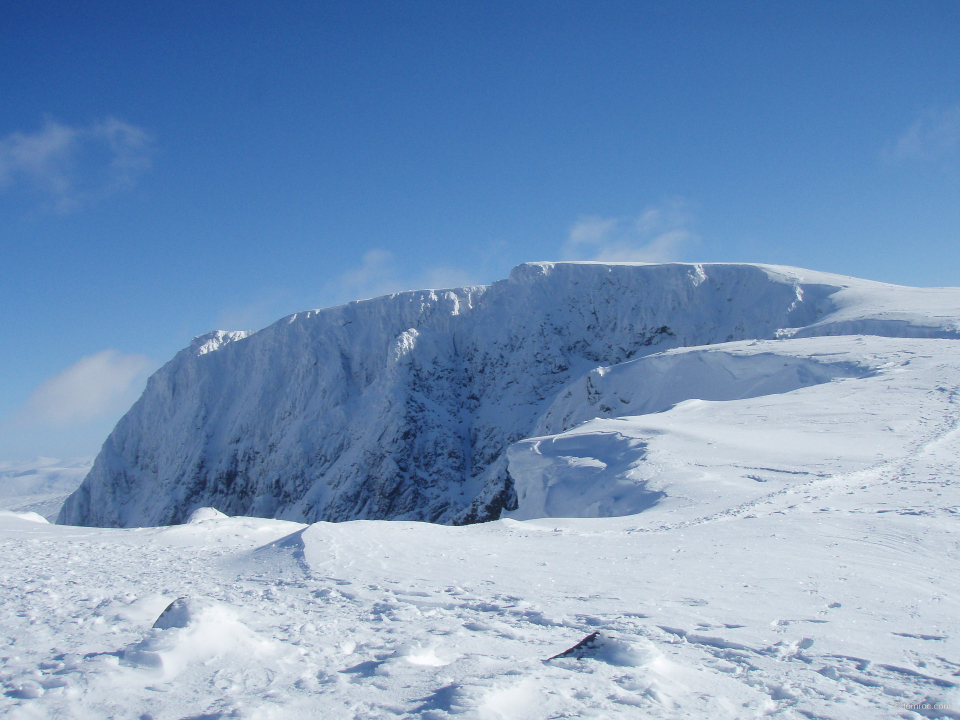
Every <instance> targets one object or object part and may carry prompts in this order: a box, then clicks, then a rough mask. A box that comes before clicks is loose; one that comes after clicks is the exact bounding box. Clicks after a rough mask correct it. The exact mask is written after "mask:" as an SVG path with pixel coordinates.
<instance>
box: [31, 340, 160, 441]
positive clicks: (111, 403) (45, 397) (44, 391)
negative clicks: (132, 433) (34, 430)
mask: <svg viewBox="0 0 960 720" xmlns="http://www.w3.org/2000/svg"><path fill="white" fill-rule="evenodd" d="M149 366H150V361H149V359H147V358H146V357H144V356H143V355H121V354H120V353H118V352H117V351H116V350H102V351H101V352H98V353H96V354H95V355H90V356H88V357H85V358H81V359H80V360H79V361H78V362H76V363H75V364H73V365H71V366H70V367H68V368H67V369H66V370H63V371H62V372H59V373H57V374H56V375H54V376H53V377H51V378H49V379H47V380H45V381H44V382H43V383H42V384H41V385H40V386H39V387H38V388H37V389H36V390H34V391H33V394H32V395H31V396H30V397H29V398H28V399H27V402H26V404H25V405H24V408H23V411H22V412H21V419H23V420H26V421H28V422H34V423H41V424H45V425H52V426H56V427H65V426H68V425H78V424H82V423H85V422H88V421H90V420H94V419H96V418H98V417H101V416H103V415H106V414H109V413H115V412H117V411H118V410H121V411H122V410H123V409H125V407H126V406H129V405H130V404H131V403H132V402H133V400H134V399H135V398H134V395H135V393H136V390H137V389H138V388H137V387H136V386H135V384H134V383H135V381H137V380H140V379H142V377H143V374H144V372H145V371H146V370H147V369H148V368H149Z"/></svg>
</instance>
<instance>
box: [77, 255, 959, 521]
mask: <svg viewBox="0 0 960 720" xmlns="http://www.w3.org/2000/svg"><path fill="white" fill-rule="evenodd" d="M858 334H869V335H879V336H886V337H899V338H951V339H956V338H960V290H957V289H916V288H903V287H897V286H891V285H885V284H881V283H874V282H868V281H863V280H857V279H853V278H847V277H841V276H836V275H829V274H824V273H816V272H809V271H806V270H799V269H794V268H785V267H774V266H761V265H730V264H713V265H685V264H667V265H646V264H600V263H530V264H525V265H521V266H519V267H517V268H515V269H514V271H513V272H512V273H511V275H510V278H509V279H507V280H504V281H500V282H496V283H493V284H492V285H490V286H488V287H468V288H459V289H454V290H444V291H418V292H406V293H399V294H396V295H391V296H387V297H382V298H377V299H373V300H366V301H362V302H355V303H350V304H348V305H344V306H340V307H335V308H330V309H326V310H318V311H310V312H304V313H298V314H296V315H292V316H290V317H288V318H284V319H283V320H280V321H279V322H277V323H275V324H274V325H271V326H270V327H268V328H265V329H263V330H260V331H259V332H256V333H226V332H219V331H218V332H215V333H210V334H208V335H205V336H201V337H199V338H197V339H196V340H194V342H193V343H192V344H191V345H190V347H188V348H187V349H185V350H183V351H181V352H180V353H179V354H178V355H177V356H176V357H174V358H173V360H171V361H170V362H169V363H167V364H166V365H165V366H164V367H163V368H161V369H160V370H159V371H158V372H157V373H156V374H155V375H154V376H153V377H152V378H151V379H150V381H149V382H148V385H147V388H146V390H145V392H144V394H143V396H142V397H141V398H140V399H139V400H138V401H137V403H136V404H135V405H134V406H133V408H132V409H131V410H130V411H129V412H128V413H127V414H126V415H125V416H124V417H123V419H121V421H120V422H119V423H118V425H117V427H116V428H115V429H114V431H113V433H112V434H111V435H110V437H109V438H108V439H107V441H106V442H105V444H104V446H103V448H102V450H101V452H100V454H99V455H98V457H97V458H96V461H95V462H94V465H93V468H92V470H91V471H90V473H89V475H88V476H87V477H86V479H85V480H84V482H83V484H82V485H81V486H80V488H79V489H78V490H77V492H76V493H74V494H73V495H72V496H71V497H70V498H69V499H68V500H67V502H66V503H65V504H64V507H63V510H62V511H61V513H60V516H59V520H58V521H59V522H60V523H66V524H75V525H99V526H120V527H130V526H141V525H158V524H172V523H179V522H182V521H184V520H185V519H186V518H187V517H189V515H190V513H191V512H192V511H193V510H194V509H196V508H198V507H202V506H211V507H215V508H217V509H219V510H221V511H223V512H225V513H227V514H228V515H255V516H261V517H275V518H281V519H287V520H296V521H306V522H313V521H317V520H335V521H342V520H352V519H405V520H426V521H431V522H438V523H445V524H462V523H469V522H475V521H482V520H490V519H496V518H498V517H500V516H501V514H502V513H503V512H504V511H506V513H508V514H511V515H513V516H516V517H537V516H544V515H550V514H567V515H570V514H573V515H581V516H584V515H586V516H589V515H622V514H628V513H630V512H637V511H638V510H639V509H643V507H647V506H648V505H649V504H651V503H654V502H661V501H662V498H663V497H664V493H665V492H666V490H665V487H666V486H664V485H662V483H661V486H658V487H654V486H653V485H650V484H649V483H650V481H651V480H652V479H653V476H652V475H651V474H650V473H649V472H648V473H647V474H644V473H643V472H640V473H639V475H638V474H637V472H635V465H636V464H637V462H638V458H639V457H640V455H638V454H637V452H633V454H629V457H627V456H623V453H621V452H620V451H619V450H616V451H614V450H613V449H611V452H612V453H613V455H615V456H616V457H621V456H622V458H623V459H622V462H623V463H624V464H622V466H621V465H617V462H613V463H612V464H611V463H610V462H607V461H605V460H601V459H598V458H597V457H595V456H596V455H597V453H596V452H594V451H593V450H591V452H590V453H587V455H589V457H590V458H592V460H591V461H589V462H586V464H584V463H579V464H578V463H577V462H575V461H574V462H568V461H567V460H565V459H564V458H568V459H569V458H572V457H575V456H577V453H576V452H574V451H570V452H564V453H560V454H558V455H557V457H559V458H560V460H558V462H561V464H564V463H565V467H568V469H569V467H572V466H576V467H578V468H580V469H579V470H577V471H576V472H577V473H581V475H578V477H580V478H581V479H582V478H583V477H586V476H584V475H582V472H584V468H586V470H587V471H589V472H590V473H593V472H597V471H598V468H600V465H603V466H604V468H610V469H608V470H607V471H605V472H606V475H604V477H605V478H606V479H605V480H604V481H603V482H601V483H599V484H595V487H594V489H593V490H592V491H591V493H592V494H590V501H589V502H585V500H584V499H583V498H578V497H577V496H576V493H578V492H581V490H582V488H583V483H582V482H581V481H580V480H578V481H577V483H575V484H574V485H575V487H576V488H579V489H577V490H576V491H575V492H574V495H573V496H570V495H566V496H563V495H562V494H558V493H553V499H552V500H550V499H549V498H548V497H547V495H550V493H549V492H548V489H549V488H554V487H564V483H563V482H560V484H559V485H557V483H558V482H559V481H558V478H560V477H561V476H562V477H568V478H569V472H568V470H563V471H562V472H561V471H558V470H557V466H556V463H555V462H553V461H551V462H547V461H546V460H544V455H543V453H542V451H541V449H540V448H541V447H542V445H536V441H534V440H532V439H531V438H535V437H539V436H547V435H550V436H552V437H556V434H557V433H564V432H574V429H575V426H576V425H577V424H578V423H583V422H587V421H592V420H593V419H594V418H607V420H598V421H597V422H610V421H611V420H609V419H610V418H616V417H620V416H623V415H627V414H633V415H639V414H649V413H651V412H659V411H661V410H666V409H668V408H670V407H672V406H674V405H675V404H676V403H682V402H683V401H686V400H691V399H696V400H698V401H704V400H707V401H709V400H737V399H743V398H753V397H759V396H763V395H767V394H770V393H784V392H787V391H789V390H796V389H799V388H803V387H807V386H811V385H819V384H825V383H828V382H830V381H831V380H833V379H838V378H854V377H864V376H868V375H871V374H875V373H876V372H877V366H878V365H879V364H880V363H875V364H873V365H871V363H870V362H868V361H866V360H865V359H864V358H863V357H862V356H860V355H857V353H855V352H851V351H850V350H849V349H847V350H845V351H844V352H841V353H840V355H838V356H824V355H823V353H821V352H819V351H817V350H816V349H811V348H810V347H806V346H803V347H801V346H800V345H797V343H802V342H803V340H802V339H803V338H811V337H816V336H834V335H858ZM744 340H779V342H771V343H765V344H764V345H765V346H767V347H765V349H764V350H763V352H760V351H757V350H756V349H753V350H751V349H748V348H745V347H735V348H734V347H732V348H731V350H730V352H726V353H716V352H710V353H704V352H700V353H699V354H698V353H697V352H695V351H691V350H686V351H682V352H665V351H674V350H675V349H679V348H697V347H702V346H708V345H717V344H720V343H737V341H744ZM818 347H819V346H818ZM794 348H796V349H797V351H796V352H795V351H794V350H793V349H794ZM654 355H655V357H650V356H654ZM617 432H619V431H617ZM653 434H655V433H653ZM607 436H609V437H611V438H616V437H621V436H622V437H626V436H623V435H622V434H621V435H620V436H618V435H617V434H616V433H615V432H613V431H609V432H608V430H606V429H601V430H600V431H599V435H598V436H597V437H607ZM564 442H568V443H572V445H571V447H573V446H575V445H576V442H575V441H572V440H569V439H568V440H565V441H564ZM617 442H619V441H615V442H614V444H617ZM650 442H651V441H650V438H646V439H643V438H641V437H640V436H637V437H635V438H633V439H632V440H629V439H628V440H625V441H624V443H626V445H627V446H629V447H632V448H637V447H639V446H640V445H643V446H644V447H646V445H648V444H649V443H650ZM631 443H632V444H631ZM554 444H556V443H555V442H554ZM601 454H602V453H601ZM641 454H642V453H641ZM609 459H610V458H608V460H609ZM555 460H556V458H555ZM591 462H592V463H593V464H591ZM618 462H619V461H618ZM551 463H552V464H551ZM598 463H599V464H598ZM548 466H549V468H550V469H548ZM591 468H592V469H591ZM617 468H619V469H617ZM601 470H602V469H601ZM558 472H559V475H558V474H557V473H558ZM588 474H589V473H588ZM600 474H601V475H603V474H604V473H603V472H600ZM678 482H679V481H678ZM678 487H679V486H678Z"/></svg>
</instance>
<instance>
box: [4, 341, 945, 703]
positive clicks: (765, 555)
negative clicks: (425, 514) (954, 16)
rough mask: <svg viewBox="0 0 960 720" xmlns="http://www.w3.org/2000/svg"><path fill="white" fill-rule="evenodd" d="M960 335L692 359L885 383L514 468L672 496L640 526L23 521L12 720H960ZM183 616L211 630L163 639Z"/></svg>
mask: <svg viewBox="0 0 960 720" xmlns="http://www.w3.org/2000/svg"><path fill="white" fill-rule="evenodd" d="M955 347H956V341H951V340H898V339H884V338H865V337H852V338H851V337H847V338H810V339H802V340H786V341H772V342H767V343H730V344H726V345H717V346H714V347H711V348H709V349H706V350H704V349H692V350H682V351H672V352H673V355H679V354H682V353H688V354H690V353H695V352H701V353H704V352H705V353H717V354H728V355H731V356H736V357H739V358H749V357H751V356H752V355H758V356H759V355H761V354H762V355H763V357H764V358H767V356H768V355H769V354H770V353H774V354H777V353H779V354H780V355H782V356H783V357H785V358H787V357H790V358H801V359H802V358H813V357H817V358H821V360H822V359H823V358H830V359H831V362H843V363H847V366H845V367H853V366H854V365H857V366H858V367H861V368H863V369H865V371H864V372H861V373H859V374H857V373H854V374H850V373H848V374H847V375H845V376H842V377H841V378H840V379H835V380H829V378H828V379H826V380H822V381H818V382H817V383H815V384H809V385H803V384H801V385H797V386H795V387H794V386H790V387H789V388H787V387H779V388H774V389H772V390H771V391H770V392H768V393H766V394H759V395H756V394H750V393H746V394H744V393H738V394H737V396H736V397H731V398H729V399H717V400H713V401H703V400H700V399H696V398H695V397H694V398H691V399H683V398H680V399H674V400H672V401H671V403H669V404H668V406H667V407H660V406H657V409H656V410H655V411H652V412H646V413H643V414H636V415H629V414H624V415H619V416H618V415H615V414H614V413H612V412H611V413H607V415H608V416H606V417H603V416H601V417H597V418H594V419H587V420H584V421H583V422H581V421H579V420H577V421H576V422H575V423H574V425H573V426H572V427H566V426H560V427H557V428H554V429H553V430H551V431H553V432H556V433H557V434H555V435H550V436H544V437H541V438H536V439H531V440H528V441H522V442H520V443H517V444H516V445H515V446H513V448H512V449H511V451H510V461H509V462H510V467H511V468H515V469H516V470H517V477H516V481H517V484H518V491H519V492H521V494H522V492H523V491H524V489H526V492H528V493H530V497H531V498H532V497H534V496H535V493H540V494H539V495H536V497H539V498H542V499H544V500H543V501H544V502H551V501H554V502H558V503H561V504H563V505H564V506H569V507H572V506H575V505H576V502H577V497H578V496H577V493H578V492H579V493H588V492H589V490H590V487H591V482H600V480H597V478H601V479H602V481H603V482H609V487H614V488H615V487H620V486H624V487H631V486H632V487H637V486H641V487H642V488H644V489H645V491H649V492H658V493H662V496H659V499H658V500H657V501H656V502H655V503H653V504H652V505H651V506H650V507H648V508H647V509H646V510H644V511H643V512H641V513H639V514H632V515H624V516H620V517H599V518H592V517H582V518H555V517H554V518H545V517H540V518H533V519H524V520H518V519H510V518H508V519H504V520H500V521H498V522H493V523H486V524H481V525H472V526H466V527H448V526H440V525H430V524H423V523H413V522H386V521H354V522H347V523H340V524H331V523H317V524H314V525H302V524H298V523H291V522H283V521H279V520H266V519H255V518H226V517H222V516H219V515H218V514H217V513H215V512H212V511H211V512H207V513H206V514H205V515H201V516H198V517H196V518H195V520H194V522H191V523H189V524H185V525H181V526H174V527H167V528H143V529H128V530H116V529H93V528H75V527H62V526H54V525H48V524H45V523H42V522H39V521H37V520H39V518H35V520H34V521H31V520H28V519H24V517H22V516H18V515H14V514H10V513H7V514H4V515H2V516H0V551H2V555H0V557H3V562H2V565H0V587H2V593H3V594H2V602H0V658H2V670H0V673H2V674H0V682H2V685H3V691H4V694H3V695H0V712H2V713H4V714H6V715H7V716H9V717H12V718H31V719H32V718H104V717H111V718H140V719H141V720H150V719H152V720H168V719H169V720H183V719H192V720H199V719H200V718H204V719H207V720H212V719H213V718H228V717H246V718H317V717H323V718H350V719H353V718H396V717H399V718H405V717H409V718H424V719H425V720H441V719H445V718H459V717H463V718H471V719H475V720H498V719H501V718H510V719H515V720H546V719H547V718H563V717H595V718H617V717H622V718H639V717H651V718H711V719H713V718H753V717H757V718H759V717H776V718H791V719H793V718H836V719H837V720H840V719H846V718H890V717H903V718H920V717H950V718H957V717H960V689H958V687H960V607H958V603H960V579H958V578H960V574H958V572H957V570H958V567H960V540H958V537H960V536H958V521H960V492H958V490H957V478H958V457H960V406H958V405H960V403H958V389H960V360H958V355H957V354H956V351H955ZM665 355H670V353H667V354H665ZM667 360H669V357H668V358H667ZM681 360H682V358H681ZM639 362H643V361H639ZM664 362H666V365H664V367H671V368H678V367H679V368H683V367H685V366H684V365H683V362H678V363H673V364H671V363H672V361H671V362H667V361H666V360H665V361H664ZM718 362H721V364H722V363H729V362H730V361H729V360H728V359H724V358H720V360H719V361H718ZM736 362H737V361H734V364H732V365H730V367H740V366H739V365H736ZM763 362H764V363H767V362H768V359H764V360H763ZM638 366H639V365H638ZM620 368H621V369H620V370H618V371H617V372H616V373H611V374H609V375H608V376H606V377H607V380H606V381H604V379H603V377H601V378H599V379H598V380H597V383H596V385H595V387H594V389H593V390H591V392H594V393H596V398H597V399H598V402H597V406H598V407H599V406H601V405H603V404H604V403H605V398H608V399H609V398H611V397H613V396H614V394H615V393H617V392H621V391H622V390H623V388H624V387H625V386H630V383H631V382H633V381H631V380H630V378H629V372H630V369H629V368H623V366H620ZM684 377H685V376H683V375H682V373H681V375H680V376H678V380H677V381H678V383H679V385H678V387H681V389H682V386H683V383H684V382H686V380H685V379H684ZM605 383H606V384H605ZM624 383H626V385H624ZM631 387H633V388H634V389H635V390H636V392H639V391H640V390H639V389H638V388H639V385H637V383H635V382H634V383H633V385H632V386H631ZM574 389H575V388H574ZM768 389H769V388H768ZM678 392H680V391H679V390H678ZM688 394H689V393H688ZM631 402H640V401H639V400H636V398H634V399H633V400H632V401H631ZM615 405H616V403H613V402H610V403H607V406H609V407H614V406H615ZM625 405H627V408H626V410H627V411H629V405H628V404H625ZM601 415H602V413H601ZM564 427H566V429H564ZM614 434H615V435H616V438H619V440H616V441H611V439H610V438H611V437H614ZM538 444H539V445H538ZM549 447H555V448H560V449H561V450H557V453H555V454H554V455H550V454H549V453H548V452H547V450H548V448H549ZM574 447H575V448H577V452H578V453H579V455H570V454H563V453H564V452H566V451H567V450H566V449H569V448H574ZM605 472H607V473H608V475H604V473H605ZM603 478H605V479H603ZM618 483H619V485H618ZM631 483H632V485H631ZM624 497H626V495H625V496H624ZM551 498H552V499H551ZM532 507H539V506H532ZM523 510H524V505H523V503H522V502H521V505H520V508H519V509H518V511H517V512H516V513H515V515H518V516H519V515H522V513H523ZM531 512H533V513H534V515H535V514H536V511H535V510H533V511H531ZM178 598H187V600H186V601H185V602H186V603H188V605H187V606H185V607H189V610H190V612H189V613H188V614H187V615H188V616H189V622H188V621H187V620H184V621H183V622H181V623H180V625H181V626H179V627H177V626H173V627H166V628H156V629H154V628H152V626H153V623H154V621H156V619H157V618H158V617H159V616H160V614H161V613H162V612H163V610H164V608H166V607H167V606H168V605H170V603H171V602H173V601H175V600H177V599H178ZM185 617H186V616H185ZM175 625H176V624H175ZM592 633H598V635H597V636H596V638H594V639H592V640H591V641H590V642H588V643H585V644H584V645H583V646H581V647H580V648H579V649H577V650H576V651H572V650H571V652H570V653H568V654H566V656H565V657H556V656H558V655H564V654H565V651H567V650H569V649H572V648H574V647H575V646H576V645H577V644H578V643H579V642H580V641H582V640H584V639H585V638H586V637H588V636H590V635H591V634H592ZM549 658H554V659H549ZM923 703H927V704H928V705H930V706H931V708H932V707H933V705H934V704H935V703H939V704H941V707H940V708H939V709H924V707H922V706H921V704H923ZM906 706H913V707H914V708H915V709H916V712H914V711H912V710H909V709H906Z"/></svg>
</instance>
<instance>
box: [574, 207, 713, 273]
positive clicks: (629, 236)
mask: <svg viewBox="0 0 960 720" xmlns="http://www.w3.org/2000/svg"><path fill="white" fill-rule="evenodd" d="M689 224H690V213H689V211H688V209H687V203H686V202H684V201H683V200H679V199H672V200H667V201H665V202H663V203H661V204H660V205H657V206H651V207H649V208H647V209H646V210H644V211H643V212H642V213H641V214H640V215H639V216H638V217H617V218H603V217H596V216H587V217H582V218H580V219H579V220H577V222H576V223H574V225H573V227H572V228H570V235H569V237H568V239H567V241H566V242H565V243H564V244H563V248H562V250H561V254H562V256H563V259H564V260H599V261H607V262H618V261H620V262H622V261H631V262H669V261H672V260H677V259H679V256H680V254H681V253H682V252H683V251H684V250H685V249H686V248H687V247H689V246H690V245H691V244H692V243H694V242H696V240H697V236H696V234H694V233H693V232H692V231H691V230H690V229H689V228H688V225H689Z"/></svg>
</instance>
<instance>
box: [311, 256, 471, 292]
mask: <svg viewBox="0 0 960 720" xmlns="http://www.w3.org/2000/svg"><path fill="white" fill-rule="evenodd" d="M476 284H478V281H477V280H476V279H475V276H474V275H471V273H469V272H467V271H465V270H462V269H460V268H456V267H450V266H432V267H428V268H424V269H423V270H422V271H421V272H419V273H417V274H416V275H412V276H411V275H409V274H403V273H402V272H401V271H400V269H399V268H398V266H397V262H396V258H395V257H394V254H393V253H392V252H390V251H389V250H383V249H380V248H375V249H373V250H368V251H367V252H366V253H364V255H363V260H362V261H361V263H360V265H359V267H355V268H351V269H349V270H347V271H346V272H344V273H342V274H341V275H340V276H339V277H338V278H337V279H336V280H334V281H333V282H332V283H330V284H329V285H328V287H327V290H326V293H325V295H326V296H327V298H325V299H329V301H330V302H333V303H345V302H350V301H352V300H364V299H367V298H373V297H379V296H381V295H390V294H392V293H397V292H402V291H404V290H423V289H440V288H452V287H462V286H465V285H476Z"/></svg>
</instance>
